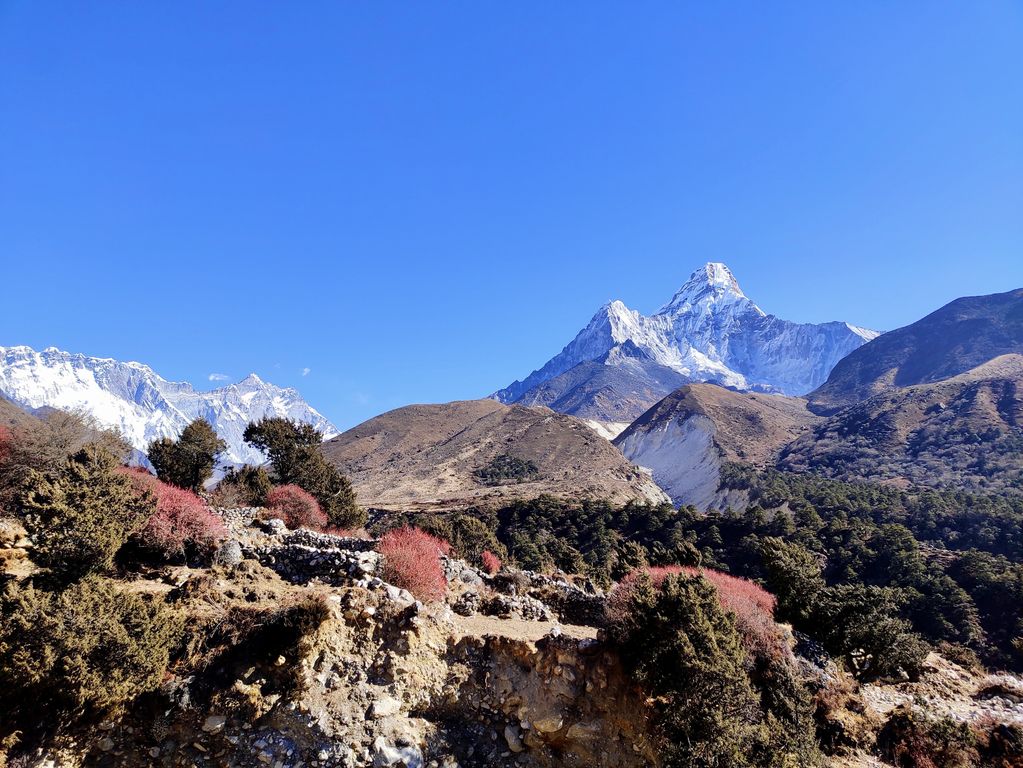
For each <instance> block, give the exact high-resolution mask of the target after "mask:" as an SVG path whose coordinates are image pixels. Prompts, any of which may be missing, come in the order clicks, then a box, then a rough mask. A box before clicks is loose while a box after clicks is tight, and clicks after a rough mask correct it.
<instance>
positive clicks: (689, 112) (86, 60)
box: [0, 0, 1023, 428]
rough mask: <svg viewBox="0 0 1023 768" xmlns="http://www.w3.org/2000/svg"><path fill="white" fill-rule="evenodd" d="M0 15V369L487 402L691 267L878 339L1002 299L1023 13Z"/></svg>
mask: <svg viewBox="0 0 1023 768" xmlns="http://www.w3.org/2000/svg"><path fill="white" fill-rule="evenodd" d="M824 5H825V4H819V3H788V2H781V3H777V4H772V5H771V7H770V8H765V7H763V6H762V5H761V4H757V3H753V2H739V3H734V4H728V6H727V7H719V4H714V6H715V7H711V6H710V4H678V3H650V4H644V5H643V6H642V8H637V7H634V6H629V5H625V4H616V3H602V2H596V3H591V4H587V5H586V6H585V8H583V7H578V6H574V5H571V6H570V5H568V4H565V5H559V6H551V5H550V4H541V3H520V4H516V5H515V6H514V7H505V8H499V7H483V6H475V5H460V4H450V5H431V6H430V7H426V6H407V7H403V6H389V7H386V8H385V7H384V6H382V5H374V6H368V5H367V6H351V5H344V6H342V5H338V4H332V3H316V2H314V3H308V4H305V3H303V4H302V5H301V7H297V6H295V7H279V6H274V5H270V4H260V3H256V4H241V3H232V2H225V3H222V4H217V5H216V6H215V7H213V6H210V5H209V4H200V3H180V4H175V5H174V6H173V7H170V6H166V5H164V4H158V3H147V2H141V3H136V4H132V5H131V6H128V7H119V8H117V9H116V11H114V10H111V9H110V8H101V7H98V6H95V5H93V4H88V3H60V4H58V3H52V2H47V1H46V0H41V1H38V2H27V1H26V0H14V1H12V2H7V3H4V4H3V5H2V6H0V168H3V169H4V170H3V171H2V172H0V253H3V254H4V257H3V267H4V274H5V279H6V282H7V283H8V285H10V286H16V287H17V290H8V291H7V292H6V295H5V299H4V301H3V302H0V329H2V331H0V346H14V345H18V344H27V345H29V346H32V347H34V348H35V349H42V348H45V347H47V346H51V345H52V346H57V347H59V348H61V349H64V350H67V351H70V352H81V353H84V354H88V355H93V356H97V357H112V358H116V359H119V360H138V361H141V362H144V363H146V364H147V365H150V366H151V367H152V368H153V369H154V370H155V371H156V372H158V373H159V374H160V375H161V376H164V377H165V378H167V379H171V380H187V381H189V382H191V383H192V384H193V385H195V386H196V387H197V388H202V389H210V388H213V387H215V386H219V385H221V384H222V383H223V382H222V381H220V380H219V379H218V380H214V379H213V377H214V376H226V377H227V378H228V380H229V381H238V380H240V379H241V378H243V377H244V376H245V375H246V374H248V373H249V372H255V373H257V374H258V375H259V376H260V377H262V378H264V379H265V380H267V381H270V382H273V383H274V384H277V385H279V386H290V387H295V388H297V389H298V390H299V392H301V394H302V395H303V397H304V398H305V399H306V400H308V401H309V402H310V404H312V406H313V407H315V408H316V409H317V410H319V411H320V412H322V413H323V414H324V415H326V416H327V417H328V418H330V419H331V420H332V421H333V422H334V423H336V424H337V425H338V426H339V427H342V428H345V427H348V426H351V425H353V424H355V423H357V422H359V421H362V420H364V419H365V418H367V417H369V416H372V415H374V414H376V413H379V412H382V411H384V410H388V409H390V408H393V407H397V406H400V405H403V404H406V403H409V402H430V401H445V400H452V399H464V398H472V397H479V396H484V395H486V394H487V393H489V392H492V391H494V390H496V389H498V388H500V387H503V386H506V385H507V384H508V383H510V382H511V381H513V380H514V379H521V378H522V377H524V376H525V375H527V374H528V373H529V372H530V371H532V370H533V369H535V368H536V367H538V366H539V365H541V364H542V363H543V361H544V360H547V359H549V358H550V357H552V356H553V355H554V354H556V353H557V352H558V351H560V349H561V348H562V346H564V344H566V343H567V342H568V341H569V340H571V338H572V337H573V336H574V335H575V333H576V332H578V330H579V329H580V328H582V327H583V326H584V325H585V324H586V322H587V321H588V320H589V319H590V318H591V317H592V315H593V313H594V312H595V311H596V310H597V308H598V307H599V306H600V305H601V304H603V303H604V302H606V301H608V300H611V299H621V300H622V301H623V302H624V303H625V304H626V305H627V306H629V307H630V308H633V309H636V310H638V311H640V312H642V313H644V314H649V313H651V312H654V311H656V309H657V308H658V307H659V306H660V305H661V304H663V302H664V301H665V300H666V298H667V297H670V296H671V294H672V293H673V292H674V291H675V290H677V289H678V287H679V286H680V285H681V284H682V283H683V282H684V281H685V280H686V278H687V277H688V276H689V274H690V273H691V272H692V271H693V270H694V269H696V268H697V267H699V266H700V265H702V264H703V263H705V262H707V261H721V262H724V263H725V264H727V265H728V266H729V267H730V268H731V269H732V271H733V272H734V273H735V275H736V277H737V279H738V281H739V284H740V285H741V286H742V289H743V291H744V292H745V293H746V295H748V296H749V297H750V298H751V299H752V300H753V301H755V302H756V303H757V304H758V305H759V306H760V307H761V308H762V309H764V310H765V311H766V312H768V313H771V314H775V315H777V316H779V317H782V318H784V319H786V320H793V321H797V322H824V321H828V320H842V321H846V322H849V323H853V324H855V325H860V326H866V327H872V328H878V329H881V330H887V329H891V328H894V327H898V326H901V325H905V324H908V323H910V322H913V321H914V320H916V319H918V318H919V317H921V316H923V315H924V314H927V313H928V312H930V311H933V310H934V309H937V308H938V307H940V306H941V305H943V304H945V303H947V302H948V301H950V300H952V299H954V298H956V297H958V296H961V295H971V294H985V293H996V292H1002V291H1007V290H1010V289H1013V288H1017V287H1020V286H1023V216H1021V215H1020V214H1021V212H1023V103H1021V101H1020V100H1019V99H1018V98H1016V96H1017V95H1018V93H1019V92H1020V90H1021V86H1023V46H1020V45H1019V41H1020V40H1021V39H1023V6H1021V5H1019V4H1017V3H1011V2H979V3H971V4H968V5H964V4H956V3H951V2H948V3H945V2H938V3H930V4H909V3H907V4H899V5H898V6H897V7H882V6H881V5H880V4H879V5H876V6H874V5H865V4H859V5H857V6H855V7H854V6H847V7H840V6H837V5H832V4H827V6H828V7H822V6H824Z"/></svg>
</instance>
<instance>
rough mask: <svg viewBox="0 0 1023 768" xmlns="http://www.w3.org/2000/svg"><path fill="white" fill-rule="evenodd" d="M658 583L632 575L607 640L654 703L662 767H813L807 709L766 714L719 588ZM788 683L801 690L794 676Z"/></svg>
mask: <svg viewBox="0 0 1023 768" xmlns="http://www.w3.org/2000/svg"><path fill="white" fill-rule="evenodd" d="M660 581H661V583H660V586H659V587H658V586H655V585H654V582H653V580H652V579H651V578H650V576H649V575H647V574H639V575H638V576H637V577H636V578H635V580H634V581H633V582H632V583H631V584H630V587H629V592H628V605H627V606H622V605H619V606H618V610H617V611H615V613H614V614H613V616H612V617H611V619H612V620H611V621H610V622H609V625H608V636H609V638H610V639H611V640H612V642H614V643H615V644H616V645H617V646H618V649H619V655H620V656H621V658H622V661H623V663H624V664H625V665H626V668H627V669H628V670H629V671H630V673H631V674H632V676H633V677H634V678H635V680H636V681H637V682H638V683H639V684H640V685H642V686H643V687H644V689H645V690H646V692H647V694H648V695H649V696H650V698H651V700H652V701H653V702H654V706H655V709H656V722H657V726H658V729H659V731H660V733H661V736H662V737H663V744H662V755H663V756H664V764H665V765H666V766H686V768H712V767H714V768H717V767H718V766H733V767H734V768H742V767H744V766H782V765H786V764H788V765H812V764H814V763H815V762H816V761H817V755H816V750H815V748H814V746H813V740H812V736H811V732H810V730H809V728H810V719H809V711H808V708H807V706H806V705H805V703H804V704H797V705H795V706H788V705H786V706H785V707H777V711H771V709H765V708H764V703H763V697H762V696H760V695H758V692H757V690H756V688H755V686H754V684H753V682H752V679H751V677H750V674H751V671H752V670H753V669H754V665H753V664H752V660H751V659H750V658H749V657H748V656H747V653H746V651H745V649H744V644H743V640H742V638H741V636H740V634H739V632H738V630H737V629H736V625H735V621H734V619H733V618H732V616H730V615H729V614H728V613H727V612H726V611H725V610H723V609H722V607H721V604H720V602H719V594H718V591H717V589H715V587H714V586H712V585H711V584H710V583H709V582H708V581H707V580H706V579H704V578H703V577H701V576H690V575H687V574H685V573H679V574H675V573H667V574H664V578H663V579H661V580H660ZM785 682H786V683H788V684H792V685H797V686H798V684H797V683H795V681H794V678H792V677H788V678H786V680H785ZM774 694H775V696H776V697H777V696H780V695H782V694H784V690H783V689H781V688H778V689H776V690H775V691H774ZM793 695H795V694H793ZM799 695H800V696H801V697H802V698H803V699H804V700H805V696H803V695H802V693H800V694H799ZM776 703H777V702H776ZM786 710H788V711H786ZM797 710H798V712H797Z"/></svg>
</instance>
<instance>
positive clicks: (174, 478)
mask: <svg viewBox="0 0 1023 768" xmlns="http://www.w3.org/2000/svg"><path fill="white" fill-rule="evenodd" d="M226 449H227V443H225V442H224V441H223V440H221V439H220V438H219V437H217V433H216V432H214V431H213V427H212V425H211V424H210V423H209V422H208V421H206V419H196V420H195V421H193V422H192V423H191V424H189V425H188V426H187V427H185V429H184V430H183V431H182V433H181V436H180V437H179V438H178V439H177V440H172V439H171V438H169V437H163V438H160V439H159V440H154V441H153V442H152V443H150V444H149V448H148V450H147V451H146V453H147V455H148V456H149V461H150V463H151V464H152V465H153V469H155V470H156V476H157V477H159V478H160V479H161V480H162V481H163V482H165V483H170V484H171V485H176V486H177V487H178V488H184V489H185V490H188V491H192V492H194V493H198V492H199V491H201V490H202V487H203V484H204V483H205V482H206V481H207V480H208V479H209V478H210V475H212V474H213V468H214V467H215V466H216V464H217V456H218V455H219V454H221V453H223V452H224V451H225V450H226Z"/></svg>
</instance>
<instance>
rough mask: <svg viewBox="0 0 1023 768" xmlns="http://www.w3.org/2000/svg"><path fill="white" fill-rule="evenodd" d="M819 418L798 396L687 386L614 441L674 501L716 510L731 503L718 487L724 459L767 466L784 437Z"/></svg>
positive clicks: (698, 507) (796, 434)
mask: <svg viewBox="0 0 1023 768" xmlns="http://www.w3.org/2000/svg"><path fill="white" fill-rule="evenodd" d="M818 421H819V419H818V418H817V417H815V416H814V415H813V414H812V413H810V412H809V411H808V410H807V409H806V402H805V401H804V400H801V399H799V398H790V397H784V396H782V395H766V394H760V393H748V392H734V391H732V390H728V389H724V388H723V387H719V386H716V385H713V384H691V385H688V386H685V387H682V388H681V389H679V390H677V391H675V392H673V393H672V394H671V395H669V396H668V397H666V398H664V399H663V400H662V401H661V402H659V403H658V404H657V405H656V406H654V407H653V408H651V409H650V410H649V411H647V412H646V413H645V414H643V416H641V417H640V418H639V419H637V420H636V421H635V422H634V423H633V424H632V425H631V426H630V427H629V428H628V429H626V430H625V431H624V432H623V433H622V434H621V435H619V436H618V437H617V438H616V439H615V441H614V443H615V445H616V446H618V448H619V449H620V450H621V451H622V453H623V454H624V455H625V457H626V458H627V459H629V460H630V461H632V462H634V463H636V464H638V465H640V466H642V467H645V468H647V469H649V470H651V471H652V473H653V478H654V480H655V481H656V482H657V484H658V485H660V487H661V488H663V489H664V490H665V492H667V494H668V495H669V496H670V497H671V499H672V501H673V502H674V503H676V504H692V505H693V506H695V507H696V508H697V509H700V510H707V509H720V508H723V507H724V506H726V505H727V504H729V503H731V502H734V501H735V500H733V499H728V498H727V497H725V496H723V495H721V494H719V492H718V487H719V485H720V480H721V466H722V464H723V463H724V462H744V463H749V464H753V465H754V466H759V467H765V466H771V465H772V464H773V463H774V460H775V459H776V458H777V455H778V453H779V452H780V451H781V450H782V448H783V447H784V446H785V445H786V444H787V443H789V442H790V441H791V440H793V439H794V438H795V437H796V436H798V435H800V434H802V433H803V432H805V431H806V430H807V429H809V427H810V426H811V425H812V424H814V423H816V422H818Z"/></svg>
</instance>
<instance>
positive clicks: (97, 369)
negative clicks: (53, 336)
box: [0, 346, 338, 464]
mask: <svg viewBox="0 0 1023 768" xmlns="http://www.w3.org/2000/svg"><path fill="white" fill-rule="evenodd" d="M0 393H2V394H3V395H4V396H6V397H7V398H8V399H10V400H12V401H13V402H15V403H16V404H18V405H20V406H22V407H23V408H26V409H35V408H42V407H51V408H59V409H64V410H74V409H83V410H85V411H87V412H89V413H91V414H92V415H93V416H95V417H96V419H97V420H98V421H99V422H100V423H101V424H103V425H105V426H108V427H114V428H116V429H118V430H120V432H121V433H122V434H123V435H124V437H125V439H127V440H128V442H129V443H131V445H132V446H133V447H135V448H137V449H138V450H140V451H145V449H146V447H147V446H148V445H149V443H150V442H151V441H153V440H155V439H157V438H160V437H177V436H178V434H180V432H181V430H182V429H184V427H185V425H187V424H188V423H189V422H190V421H192V420H194V419H197V418H204V419H206V420H207V421H209V422H210V424H212V425H213V428H214V429H215V430H216V432H217V434H218V435H220V437H221V438H223V440H224V441H225V442H226V443H227V451H226V454H225V455H224V457H223V460H224V461H225V462H226V463H230V464H241V463H261V462H262V461H263V460H264V457H263V456H262V454H260V452H259V451H257V450H255V449H254V448H253V447H252V446H250V445H248V444H247V443H246V442H245V441H244V440H243V439H242V433H243V432H244V431H245V427H246V426H247V425H248V423H249V422H250V421H255V420H258V419H260V418H263V417H265V416H283V417H286V418H290V419H296V420H299V421H304V422H308V423H310V424H312V425H313V426H314V427H316V428H317V429H318V430H320V431H321V432H322V433H323V436H324V439H326V438H330V437H333V436H334V435H336V434H338V430H337V428H336V427H335V426H334V425H333V424H331V423H330V422H329V421H328V420H327V419H326V418H324V417H323V416H322V415H321V414H320V413H318V412H317V411H316V410H315V409H313V408H312V407H311V406H310V405H309V404H308V403H306V402H305V400H303V399H302V397H301V396H300V395H299V393H298V392H297V391H296V390H294V389H290V388H282V387H278V386H275V385H274V384H271V383H269V382H264V381H263V380H262V379H260V378H259V376H257V375H256V374H254V373H252V374H249V375H248V376H246V377H245V378H244V379H242V380H241V381H239V382H237V383H236V384H228V385H227V386H224V387H219V388H217V389H214V390H210V391H209V392H200V391H197V390H196V389H195V388H194V387H192V385H191V384H188V383H186V382H173V381H168V380H166V379H164V378H163V377H161V376H159V375H158V374H157V373H156V372H154V371H153V369H152V368H150V367H149V366H148V365H144V364H143V363H136V362H120V361H118V360H113V359H111V358H101V357H89V356H87V355H82V354H72V353H70V352H64V351H63V350H60V349H57V348H56V347H47V348H46V349H44V350H43V351H42V352H36V351H35V350H33V349H32V348H31V347H26V346H19V347H0Z"/></svg>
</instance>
